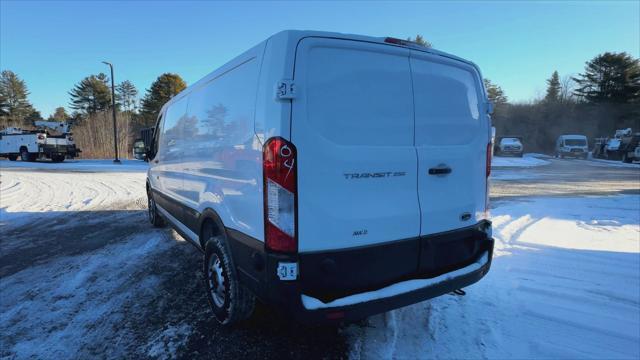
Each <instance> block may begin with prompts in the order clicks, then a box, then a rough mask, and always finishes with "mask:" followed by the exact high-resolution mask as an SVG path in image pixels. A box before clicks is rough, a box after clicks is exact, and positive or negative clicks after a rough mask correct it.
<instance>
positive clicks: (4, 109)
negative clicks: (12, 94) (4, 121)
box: [0, 92, 9, 118]
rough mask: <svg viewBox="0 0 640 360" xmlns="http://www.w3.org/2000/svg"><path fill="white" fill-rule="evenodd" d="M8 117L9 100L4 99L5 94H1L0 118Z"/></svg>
mask: <svg viewBox="0 0 640 360" xmlns="http://www.w3.org/2000/svg"><path fill="white" fill-rule="evenodd" d="M7 116H9V102H8V101H7V98H5V97H4V94H3V93H2V92H0V118H5V117H7Z"/></svg>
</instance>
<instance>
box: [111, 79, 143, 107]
mask: <svg viewBox="0 0 640 360" xmlns="http://www.w3.org/2000/svg"><path fill="white" fill-rule="evenodd" d="M136 96H138V89H136V87H135V86H134V85H133V83H132V82H131V81H129V80H125V81H123V82H121V83H120V84H118V85H116V101H117V102H118V103H119V104H120V106H122V108H123V110H125V111H133V110H134V109H135V107H136Z"/></svg>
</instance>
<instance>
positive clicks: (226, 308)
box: [204, 231, 256, 325]
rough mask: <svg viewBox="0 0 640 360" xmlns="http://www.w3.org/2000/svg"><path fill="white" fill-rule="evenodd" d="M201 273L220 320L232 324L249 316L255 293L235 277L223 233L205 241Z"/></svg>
mask: <svg viewBox="0 0 640 360" xmlns="http://www.w3.org/2000/svg"><path fill="white" fill-rule="evenodd" d="M205 232H206V231H205ZM204 276H205V286H206V289H207V299H208V300H209V304H210V305H211V309H212V310H213V314H214V315H215V317H216V320H217V321H218V322H219V323H220V324H222V325H231V324H235V323H237V322H239V321H242V320H245V319H247V318H249V317H250V316H251V314H252V313H253V308H254V306H255V301H256V300H255V297H254V296H253V294H252V293H251V292H250V291H249V290H248V289H247V288H245V287H244V286H243V285H242V284H240V281H238V277H237V274H236V271H235V268H234V267H233V264H232V260H231V258H230V256H229V252H228V251H227V248H226V246H225V241H224V237H223V236H220V235H217V236H211V237H210V238H209V240H208V241H207V243H206V244H205V256H204Z"/></svg>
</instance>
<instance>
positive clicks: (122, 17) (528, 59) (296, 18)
mask: <svg viewBox="0 0 640 360" xmlns="http://www.w3.org/2000/svg"><path fill="white" fill-rule="evenodd" d="M286 29H301V30H322V31H334V32H342V33H351V34H362V35H369V36H378V37H383V36H393V37H400V38H406V37H409V36H415V35H416V34H422V35H423V36H424V37H425V39H427V40H428V41H430V42H431V43H432V44H433V46H434V48H436V49H439V50H443V51H446V52H449V53H452V54H455V55H458V56H460V57H463V58H465V59H468V60H471V61H473V62H475V63H476V64H478V65H479V66H480V69H481V70H482V72H483V76H484V77H486V78H489V79H491V80H492V82H494V83H496V84H498V85H500V86H501V87H502V88H503V90H504V91H505V93H506V95H507V97H508V98H509V100H510V101H512V102H525V101H531V100H533V99H535V98H539V97H541V96H543V94H544V91H545V80H546V79H547V78H549V76H550V75H551V73H552V72H553V71H554V70H557V71H558V72H559V73H560V75H561V76H567V75H575V74H577V73H580V72H582V71H583V69H584V64H585V62H586V61H588V60H589V59H591V58H593V57H594V56H596V55H598V54H600V53H603V52H605V51H613V52H621V51H625V52H627V53H629V54H632V55H633V56H634V57H640V1H638V0H635V1H621V2H613V1H605V2H596V1H584V2H581V1H565V2H560V1H554V2H541V1H540V2H523V1H513V2H509V1H492V2H480V1H473V2H466V1H451V2H435V1H424V2H382V1H370V2H367V1H356V2H337V1H335V2H334V1H326V2H292V1H285V2H269V1H261V2H207V1H195V2H188V1H180V2H174V1H160V2H153V1H137V2H132V1H130V2H124V1H85V2H80V1H77V2H76V1H69V2H56V1H45V2H36V1H6V0H0V68H1V69H2V70H6V69H9V70H12V71H14V72H15V73H17V74H18V76H20V77H21V78H22V79H24V80H25V82H26V84H27V86H28V89H29V91H30V96H29V100H30V101H31V103H32V104H33V105H34V106H35V107H36V109H38V110H39V111H40V112H41V113H42V115H43V116H44V117H47V116H48V115H49V114H51V113H52V112H53V111H54V109H55V108H56V107H58V106H65V107H67V109H68V104H69V95H68V91H69V90H71V89H72V88H73V86H74V84H76V83H77V82H79V81H80V80H81V79H82V78H84V77H85V76H88V75H90V74H97V73H99V72H105V73H108V71H109V69H108V67H107V66H106V65H104V64H102V63H101V61H105V60H106V61H110V62H112V63H113V64H114V67H115V80H116V82H121V81H123V80H130V81H132V82H133V83H134V84H135V86H136V87H137V88H138V91H139V92H140V96H142V95H144V92H145V90H146V89H147V88H149V86H150V84H151V82H153V80H155V79H156V78H157V77H158V76H159V75H160V74H162V73H164V72H174V73H178V74H179V75H181V76H182V77H183V79H184V80H185V81H186V82H187V84H191V83H194V82H196V81H197V80H199V79H200V78H202V77H204V76H205V75H206V74H208V73H210V72H211V71H213V70H215V69H216V68H217V67H219V66H221V65H223V64H224V63H225V62H227V61H228V60H230V59H232V58H233V57H235V56H236V55H239V54H240V53H242V52H243V51H245V50H247V49H249V48H250V47H252V46H253V45H255V44H257V43H259V42H261V41H262V40H265V39H266V38H268V37H269V36H270V35H272V34H274V33H276V32H278V31H281V30H286Z"/></svg>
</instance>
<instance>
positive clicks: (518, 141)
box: [495, 136, 524, 157]
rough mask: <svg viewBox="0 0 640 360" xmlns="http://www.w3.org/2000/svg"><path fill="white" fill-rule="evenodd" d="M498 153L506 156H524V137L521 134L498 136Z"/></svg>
mask: <svg viewBox="0 0 640 360" xmlns="http://www.w3.org/2000/svg"><path fill="white" fill-rule="evenodd" d="M495 147H496V151H495V153H496V155H500V156H505V155H512V156H517V157H522V154H523V153H524V147H523V145H522V138H521V137H519V136H502V137H499V138H498V142H497V143H496V145H495Z"/></svg>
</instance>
